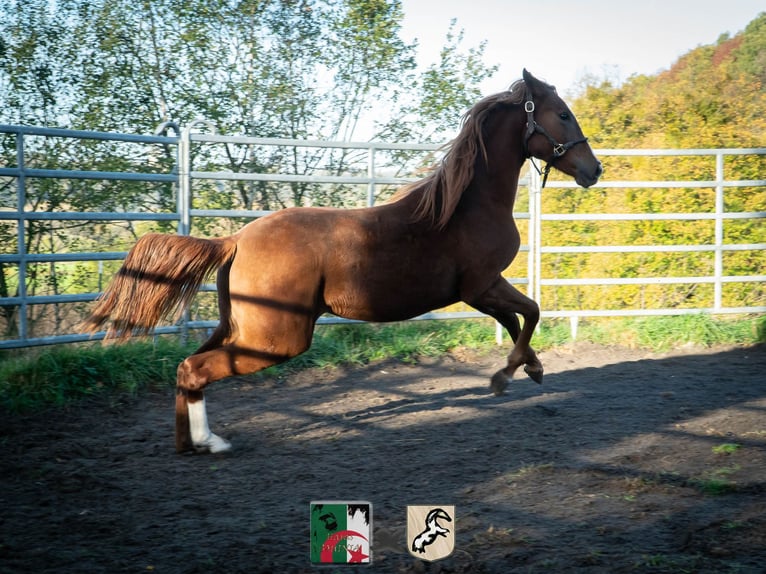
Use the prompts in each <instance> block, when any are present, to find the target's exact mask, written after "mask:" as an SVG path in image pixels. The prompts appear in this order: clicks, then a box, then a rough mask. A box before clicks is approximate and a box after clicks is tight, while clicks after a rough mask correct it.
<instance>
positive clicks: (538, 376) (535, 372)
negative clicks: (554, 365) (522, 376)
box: [524, 365, 543, 385]
mask: <svg viewBox="0 0 766 574" xmlns="http://www.w3.org/2000/svg"><path fill="white" fill-rule="evenodd" d="M524 372H525V373H526V374H527V375H529V378H530V379H532V380H533V381H534V382H536V383H537V384H538V385H542V384H543V368H542V367H536V368H533V367H530V366H529V365H526V366H525V367H524Z"/></svg>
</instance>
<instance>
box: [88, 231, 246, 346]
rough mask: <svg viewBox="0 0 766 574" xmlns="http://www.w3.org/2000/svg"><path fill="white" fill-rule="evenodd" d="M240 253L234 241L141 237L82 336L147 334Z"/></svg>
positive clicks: (175, 236)
mask: <svg viewBox="0 0 766 574" xmlns="http://www.w3.org/2000/svg"><path fill="white" fill-rule="evenodd" d="M236 249H237V236H236V235H232V236H229V237H223V238H220V239H202V238H197V237H188V236H181V235H166V234H159V233H152V234H148V235H145V236H143V237H141V239H139V240H138V242H137V243H136V244H135V245H134V246H133V248H132V249H131V250H130V252H129V253H128V256H127V257H126V258H125V261H124V262H123V264H122V267H121V268H120V270H119V271H118V272H117V275H116V276H115V277H114V278H113V279H112V282H111V283H110V284H109V286H108V287H107V289H106V291H105V292H104V293H103V294H102V295H101V296H100V297H99V299H98V300H97V303H96V306H95V308H94V309H93V312H92V313H91V315H90V317H88V318H87V319H86V320H85V321H84V322H83V323H82V325H80V330H81V331H83V332H87V333H96V332H97V331H99V330H100V329H101V328H102V327H104V326H105V325H106V327H107V329H106V338H107V339H110V338H118V339H126V338H128V337H131V336H133V335H145V334H148V333H149V332H151V330H152V329H153V328H154V327H156V326H157V324H158V323H159V322H160V321H161V320H162V319H164V318H168V317H171V316H172V315H173V314H174V312H175V311H177V310H178V309H184V308H186V307H187V306H188V305H189V303H191V300H192V299H193V298H194V295H195V294H196V293H197V291H198V289H199V287H200V285H201V284H202V282H203V281H204V280H205V279H206V278H207V277H208V276H209V275H210V274H211V273H212V272H213V271H215V270H216V269H218V268H219V267H221V266H222V265H223V264H224V263H226V262H227V261H230V260H231V259H232V258H233V257H234V254H235V253H236Z"/></svg>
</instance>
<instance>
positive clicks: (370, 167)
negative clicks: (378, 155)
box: [367, 147, 375, 207]
mask: <svg viewBox="0 0 766 574" xmlns="http://www.w3.org/2000/svg"><path fill="white" fill-rule="evenodd" d="M367 154H368V155H367V177H369V178H370V181H369V182H368V183H367V207H372V206H373V205H375V148H374V147H369V148H367Z"/></svg>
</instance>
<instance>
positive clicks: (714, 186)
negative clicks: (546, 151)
mask: <svg viewBox="0 0 766 574" xmlns="http://www.w3.org/2000/svg"><path fill="white" fill-rule="evenodd" d="M204 129H207V130H208V131H212V130H210V127H209V126H207V125H206V124H204V123H200V122H197V123H195V124H192V125H190V126H187V127H185V128H183V129H180V128H179V127H178V126H176V125H174V124H168V125H165V126H162V128H161V129H160V130H158V135H151V136H141V135H126V134H113V133H100V132H86V131H70V130H59V129H49V128H37V127H23V126H10V125H0V137H2V138H3V139H2V144H3V150H4V151H5V155H4V157H5V158H6V160H5V164H6V165H0V233H1V234H2V240H3V243H4V244H5V245H4V246H3V248H2V251H0V271H2V274H3V282H2V285H0V287H2V291H0V309H1V310H3V311H4V312H5V316H6V325H5V334H4V336H3V338H2V340H0V349H11V348H19V347H29V346H36V345H47V344H54V343H69V342H78V341H85V340H88V339H90V337H87V336H84V335H81V334H77V333H75V332H73V329H72V328H71V327H68V328H64V332H61V331H60V330H59V331H57V332H53V333H45V334H42V335H41V334H39V333H32V332H31V331H30V328H29V324H28V323H29V322H28V318H29V316H30V310H31V309H33V308H34V307H35V306H44V305H49V306H50V305H53V306H56V305H63V304H82V305H85V304H87V303H88V302H90V301H92V300H94V299H95V298H96V297H97V296H98V293H97V290H96V291H93V292H82V289H79V288H78V286H77V285H76V284H74V285H72V286H70V288H69V290H70V291H72V292H66V293H61V292H56V293H52V294H51V293H44V294H37V293H30V292H29V289H28V286H29V269H30V266H33V265H37V264H50V265H53V266H55V265H56V264H57V263H72V262H98V264H99V265H101V264H103V263H105V262H114V261H119V260H121V259H122V258H124V256H125V254H126V253H125V251H108V252H100V251H98V250H94V249H90V250H89V249H83V250H82V251H78V250H72V249H68V250H67V251H66V252H58V250H57V249H51V251H50V252H41V250H40V248H39V247H38V248H37V249H36V250H35V251H31V250H30V249H29V245H28V237H29V236H28V227H29V225H30V224H31V223H32V222H43V221H45V222H52V223H53V222H68V223H69V224H72V223H73V222H82V223H83V224H86V223H87V224H92V223H94V222H96V223H97V222H113V221H120V222H125V224H126V225H134V224H136V225H137V224H138V223H137V222H155V223H157V222H162V223H163V224H165V225H169V226H172V227H173V228H174V229H175V231H176V232H177V233H179V234H190V233H192V232H193V231H194V230H195V229H196V227H197V226H198V225H200V224H201V222H204V221H205V220H210V219H211V218H253V217H260V216H263V215H265V214H266V213H268V212H269V210H264V209H242V208H234V209H231V208H226V207H221V206H217V207H215V208H211V207H210V206H205V205H200V206H195V204H194V201H193V200H194V197H195V193H197V192H198V187H199V186H201V185H205V184H212V185H219V186H225V184H226V183H227V182H248V183H251V184H256V183H269V184H285V185H291V184H300V183H311V184H324V185H328V186H344V185H345V186H354V187H355V188H357V189H360V188H363V189H365V192H364V196H365V197H364V199H363V203H364V204H366V205H373V204H374V203H375V202H376V201H379V195H380V190H381V189H384V188H391V187H392V186H398V185H400V184H402V183H405V182H407V181H409V179H408V178H406V177H401V176H400V175H398V174H397V173H395V171H393V170H392V168H391V161H390V154H392V153H394V154H397V153H405V152H406V153H410V154H415V155H420V154H422V155H425V154H427V153H434V152H436V151H437V149H438V147H437V146H433V145H421V144H387V143H381V142H364V143H354V142H324V141H297V140H285V139H266V138H252V137H230V136H222V135H217V134H215V133H201V132H202V131H204ZM168 132H172V134H170V135H168ZM35 138H45V139H46V140H51V139H52V140H56V141H57V142H60V143H62V144H63V146H68V145H75V144H76V143H77V144H78V145H79V143H78V142H84V141H85V142H90V141H97V142H111V145H116V146H131V145H139V146H148V147H150V148H152V149H153V150H154V151H152V152H150V153H149V154H148V156H149V158H150V159H151V158H152V157H154V156H156V155H157V153H156V149H158V148H162V149H164V150H165V153H169V154H170V156H172V161H170V162H169V163H168V162H166V167H165V168H164V169H160V168H157V167H156V166H155V167H154V168H153V169H148V170H139V169H134V170H119V171H98V170H92V169H67V168H62V167H60V166H59V167H56V168H48V167H44V166H38V163H40V161H41V160H40V157H39V156H40V155H41V154H40V153H39V150H38V151H35V150H37V148H38V147H39V146H38V144H36V143H35ZM36 146H37V147H36ZM206 146H213V147H215V146H261V147H267V148H268V147H271V148H274V149H276V148H279V149H295V148H304V149H305V148H314V149H318V150H340V153H347V152H353V153H356V154H357V155H358V158H357V160H356V164H355V165H356V166H357V167H356V168H355V169H354V170H351V172H350V173H340V174H338V173H329V172H328V170H320V171H319V172H314V173H267V172H265V171H261V172H257V171H256V172H235V171H231V170H224V169H222V168H219V169H214V170H210V169H198V168H197V167H196V163H195V162H197V161H198V159H199V157H201V156H204V155H205V151H204V148H205V147H206ZM596 153H597V155H599V157H601V158H602V159H604V158H607V157H612V158H619V157H630V156H634V157H672V158H680V157H691V156H696V157H709V158H711V160H712V161H714V162H715V170H714V174H715V175H714V177H713V178H712V179H711V178H706V179H692V180H683V181H675V180H674V181H627V180H626V181H602V182H600V183H599V184H598V185H597V186H596V188H597V189H602V190H607V191H608V190H618V189H658V188H684V189H689V190H694V189H707V190H714V193H715V202H714V203H715V207H714V209H712V210H711V211H707V212H683V213H681V212H675V213H662V212H657V211H655V212H652V213H577V212H573V213H546V212H545V211H544V209H543V208H544V202H543V197H544V194H549V193H552V191H551V190H553V189H557V188H558V189H567V188H576V187H577V186H576V185H575V184H574V183H573V182H566V181H549V182H548V185H547V188H546V189H545V190H542V189H541V187H540V183H541V182H540V178H539V176H537V173H536V172H535V171H534V170H532V169H530V170H529V171H528V175H527V176H526V178H523V180H522V182H521V184H520V191H522V193H520V199H519V201H518V202H517V209H518V210H519V211H518V212H516V213H515V216H516V218H517V219H518V220H519V221H521V222H522V226H523V227H526V236H527V238H526V243H525V244H524V245H522V248H521V252H520V255H519V258H520V261H521V263H522V264H523V262H524V261H523V259H524V257H526V269H525V270H524V271H523V272H521V273H519V272H516V274H517V275H518V276H512V277H508V280H509V281H511V282H512V283H514V284H516V285H523V286H525V288H526V290H527V292H528V294H529V295H530V296H531V297H533V298H534V299H536V300H537V301H538V302H540V304H541V308H542V316H543V317H544V318H567V317H568V318H570V320H571V321H572V329H573V334H574V332H575V331H576V326H577V321H578V320H579V319H580V318H582V317H599V316H637V315H679V314H689V313H763V312H765V311H766V304H764V303H765V302H764V300H763V299H762V298H756V299H757V300H756V301H754V302H752V304H747V305H741V306H727V305H726V304H724V298H723V296H722V293H723V290H724V286H725V285H727V284H731V283H740V284H753V285H754V288H761V287H762V286H763V283H764V281H766V275H762V274H742V273H740V272H738V271H736V270H734V271H730V270H728V269H727V268H726V263H725V254H726V253H729V252H735V251H747V252H754V253H757V254H758V256H762V255H763V253H765V252H766V242H760V241H762V240H764V241H766V236H764V233H763V232H761V233H760V235H758V234H756V236H757V237H759V240H758V241H756V242H737V241H733V240H731V239H728V240H727V235H726V233H725V228H726V225H727V223H730V222H733V221H736V220H739V221H742V220H747V221H755V222H758V223H759V224H760V220H763V219H765V218H766V211H761V210H759V209H758V210H749V211H741V210H737V211H728V210H727V209H726V207H725V206H726V201H725V200H726V193H727V190H730V189H734V188H766V179H744V180H736V179H727V174H726V173H725V165H726V160H727V159H731V158H736V157H752V158H754V159H753V161H757V162H761V161H762V160H763V159H764V158H766V148H757V149H711V150H612V149H610V150H606V149H605V150H596ZM382 158H386V159H385V161H383V159H382ZM142 162H143V163H142ZM142 162H135V165H138V166H141V165H150V164H151V165H154V164H155V163H156V162H154V160H151V161H149V160H146V161H144V160H142ZM360 162H361V164H360ZM158 165H159V164H158ZM167 165H169V166H170V167H167ZM211 165H218V166H220V165H221V163H220V162H219V163H218V164H216V163H215V162H213V163H211ZM359 165H363V167H361V168H360V167H359ZM759 165H760V164H759ZM607 175H608V172H607ZM46 179H54V180H62V181H66V182H75V181H83V180H94V181H109V182H113V181H117V182H133V183H135V182H139V183H143V184H146V185H153V184H157V185H164V186H170V187H172V195H173V202H172V207H170V208H167V209H165V210H155V211H145V210H140V209H135V210H132V209H125V210H115V211H86V212H83V211H75V210H71V211H70V210H67V209H65V208H61V207H59V209H58V210H54V209H50V208H49V206H50V204H49V203H48V202H47V200H46V201H36V202H33V201H31V197H30V194H29V193H28V189H29V186H30V185H32V184H33V183H34V182H39V181H42V180H46ZM522 186H523V188H524V189H523V190H522V189H521V188H522ZM3 190H5V191H4V192H3ZM10 190H12V192H11V191H10ZM583 221H591V222H605V221H611V222H620V221H623V222H627V221H712V222H713V225H714V229H715V232H714V240H713V241H712V242H711V243H710V244H702V245H701V244H694V245H630V244H625V245H614V244H599V245H558V246H556V245H549V244H547V243H546V226H547V225H551V224H553V222H573V223H574V222H583ZM761 227H763V226H761ZM760 238H763V239H760ZM637 252H646V253H699V252H709V253H711V254H712V256H713V259H714V265H713V272H712V273H706V274H702V275H694V276H673V277H671V276H653V277H644V278H639V277H624V278H620V277H618V278H614V277H588V278H559V277H555V276H553V277H546V276H544V275H543V268H544V267H543V259H544V258H545V257H549V256H551V255H554V256H555V255H587V254H596V253H602V254H603V253H619V254H627V253H637ZM517 265H518V264H517ZM518 268H519V267H515V269H518ZM658 284H695V285H699V284H710V285H712V286H713V296H712V298H711V300H710V301H709V304H706V305H704V306H696V307H678V306H674V307H658V308H627V309H626V308H621V309H605V308H599V307H595V308H577V309H561V310H555V309H550V308H548V307H547V306H546V295H545V290H546V289H547V288H569V287H572V288H580V287H587V286H605V285H658ZM212 290H214V287H213V286H212V285H208V286H205V287H204V288H203V291H212ZM481 316H483V315H481V314H479V313H477V312H474V311H471V310H441V311H437V312H433V313H429V314H427V315H424V316H422V317H419V319H439V318H467V317H481ZM10 317H12V319H13V320H11V319H10ZM337 321H341V320H340V319H338V318H335V317H323V318H321V319H320V322H322V323H328V322H337ZM214 326H215V321H211V320H193V319H192V318H191V317H189V316H188V315H187V316H185V317H184V318H183V319H182V321H181V322H180V323H179V324H176V325H173V326H166V327H161V328H158V330H157V332H158V333H178V332H184V331H186V330H187V329H210V328H212V327H214Z"/></svg>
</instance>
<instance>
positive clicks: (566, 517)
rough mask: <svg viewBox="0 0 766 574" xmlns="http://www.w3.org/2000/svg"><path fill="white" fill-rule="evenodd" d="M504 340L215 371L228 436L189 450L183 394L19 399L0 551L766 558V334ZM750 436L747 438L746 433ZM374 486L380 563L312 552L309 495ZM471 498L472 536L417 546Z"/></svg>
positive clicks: (49, 561) (545, 565)
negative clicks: (507, 344) (409, 517)
mask: <svg viewBox="0 0 766 574" xmlns="http://www.w3.org/2000/svg"><path fill="white" fill-rule="evenodd" d="M541 359H542V361H543V363H544V365H545V368H546V376H545V382H544V384H543V385H542V386H538V385H536V384H535V383H533V382H531V381H530V380H529V379H527V378H525V377H523V376H517V378H518V380H517V381H514V384H513V385H511V386H510V387H509V389H508V393H507V394H506V395H504V396H501V397H495V396H493V395H491V394H490V393H489V386H488V382H489V376H490V375H491V374H492V373H493V372H494V371H495V370H496V369H497V368H498V367H499V366H501V365H502V352H501V351H500V350H498V352H497V353H495V354H492V355H487V356H475V355H472V354H470V353H467V352H466V353H459V352H458V353H454V354H452V355H449V356H444V357H441V358H439V359H424V360H423V361H421V362H419V363H418V364H403V363H399V362H385V363H378V364H374V365H369V366H366V367H362V368H348V369H336V370H324V371H306V372H302V373H299V374H297V375H295V376H293V377H291V378H290V379H289V380H278V379H275V378H271V379H265V380H260V381H254V380H253V379H249V380H245V379H235V380H231V381H227V382H222V383H218V384H216V385H213V386H212V387H211V389H210V392H209V393H208V407H209V413H210V418H211V426H212V427H213V430H215V431H217V432H218V433H219V434H221V435H223V436H224V437H226V438H228V439H230V440H231V441H232V442H233V444H234V450H233V451H232V452H231V453H229V454H226V455H185V456H181V455H176V454H175V452H174V450H173V438H172V435H173V427H172V425H173V415H172V409H173V395H172V391H171V390H170V389H168V390H167V391H163V392H155V393H151V394H148V395H142V396H141V397H138V398H124V397H122V398H115V397H111V398H101V399H97V400H94V401H91V402H90V403H88V404H87V405H82V404H81V405H76V406H73V407H69V408H67V409H57V410H49V411H47V412H45V413H38V414H35V415H25V416H20V415H13V416H9V415H5V416H3V417H2V420H0V437H1V438H0V444H1V445H2V448H3V451H4V452H3V455H2V458H1V462H0V501H1V503H0V504H1V506H0V509H1V510H0V571H2V572H6V573H15V572H34V573H48V572H56V573H60V572H79V573H92V572H99V573H100V572H110V573H111V572H137V573H138V572H144V573H145V572H156V573H166V572H169V573H192V572H206V573H209V572H213V573H218V572H221V573H260V572H264V573H265V572H273V573H298V572H323V571H324V572H334V571H338V570H340V571H343V572H352V571H367V572H375V573H377V572H382V573H387V572H391V573H399V572H415V573H419V572H445V573H446V572H457V573H469V572H471V573H472V572H477V573H481V572H490V573H509V572H510V573H512V572H557V573H558V572H563V573H570V572H605V573H606V572H609V573H614V572H702V573H716V574H719V573H762V572H766V347H765V346H763V345H761V346H755V347H727V348H716V349H693V348H685V349H681V350H677V351H674V352H671V353H666V354H661V355H660V354H651V353H647V352H644V351H640V350H628V349H622V348H607V347H600V346H594V345H587V344H577V345H573V346H568V347H563V348H559V349H556V350H553V351H549V352H545V353H542V354H541ZM725 445H736V446H725ZM312 500H349V501H354V500H366V501H370V502H372V504H373V523H374V538H373V564H372V566H360V567H355V566H349V567H346V568H343V569H340V568H335V569H332V568H331V569H324V570H318V569H316V568H313V567H311V566H310V564H309V502H310V501H312ZM408 504H454V505H455V506H456V522H455V528H456V550H455V551H454V553H453V554H452V555H451V556H450V557H448V558H446V559H444V560H442V561H439V562H434V563H426V562H422V561H419V560H417V559H415V558H413V557H411V556H410V555H409V554H408V553H407V551H406V547H405V524H406V506H407V505H408Z"/></svg>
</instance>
